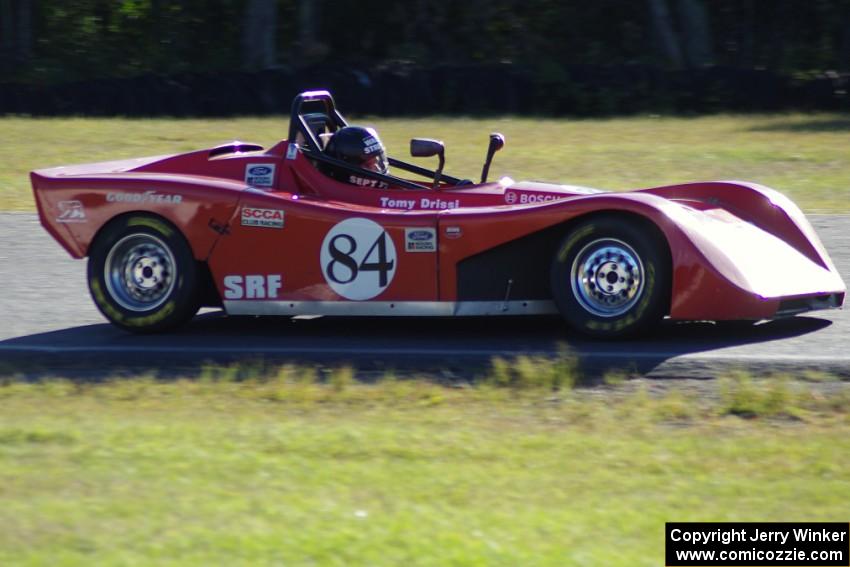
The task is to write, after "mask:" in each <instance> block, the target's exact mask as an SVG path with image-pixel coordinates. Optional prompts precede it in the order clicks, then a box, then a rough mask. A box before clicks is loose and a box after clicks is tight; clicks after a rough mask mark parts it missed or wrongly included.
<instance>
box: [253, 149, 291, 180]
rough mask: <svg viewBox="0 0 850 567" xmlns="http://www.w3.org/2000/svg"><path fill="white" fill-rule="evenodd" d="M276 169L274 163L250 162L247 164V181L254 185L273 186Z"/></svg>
mask: <svg viewBox="0 0 850 567" xmlns="http://www.w3.org/2000/svg"><path fill="white" fill-rule="evenodd" d="M290 147H292V146H290ZM274 171H275V164H273V163H249V164H248V165H246V166H245V183H247V184H248V185H253V186H254V187H272V186H273V185H274Z"/></svg>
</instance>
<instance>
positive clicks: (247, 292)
mask: <svg viewBox="0 0 850 567" xmlns="http://www.w3.org/2000/svg"><path fill="white" fill-rule="evenodd" d="M282 287H283V276H281V275H280V274H269V275H250V276H224V298H225V299H277V293H278V291H280V288H282Z"/></svg>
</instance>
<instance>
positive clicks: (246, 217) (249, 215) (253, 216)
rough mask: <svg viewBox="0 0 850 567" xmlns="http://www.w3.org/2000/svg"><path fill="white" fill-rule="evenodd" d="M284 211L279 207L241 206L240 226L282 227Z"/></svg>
mask: <svg viewBox="0 0 850 567" xmlns="http://www.w3.org/2000/svg"><path fill="white" fill-rule="evenodd" d="M283 219H284V213H283V211H282V210H279V209H256V208H253V207H242V226H262V227H265V228H283Z"/></svg>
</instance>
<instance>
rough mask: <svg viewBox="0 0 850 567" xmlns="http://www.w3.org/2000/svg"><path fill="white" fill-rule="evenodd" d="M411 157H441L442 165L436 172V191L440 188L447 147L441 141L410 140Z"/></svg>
mask: <svg viewBox="0 0 850 567" xmlns="http://www.w3.org/2000/svg"><path fill="white" fill-rule="evenodd" d="M410 155H411V156H413V157H433V156H439V158H440V165H439V166H438V167H437V171H435V172H434V189H437V188H439V187H440V177H441V176H442V175H443V166H444V165H445V164H446V147H445V146H444V145H443V142H441V141H439V140H430V139H428V138H413V139H412V140H410Z"/></svg>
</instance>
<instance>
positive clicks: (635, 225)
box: [551, 215, 670, 338]
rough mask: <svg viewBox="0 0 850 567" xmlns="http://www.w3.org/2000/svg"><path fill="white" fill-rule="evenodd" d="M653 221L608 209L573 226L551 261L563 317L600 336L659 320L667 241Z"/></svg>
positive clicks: (667, 273) (667, 270) (635, 329)
mask: <svg viewBox="0 0 850 567" xmlns="http://www.w3.org/2000/svg"><path fill="white" fill-rule="evenodd" d="M656 232H657V231H656V230H655V229H654V227H650V226H649V225H645V224H644V223H642V222H639V221H634V220H631V219H629V218H628V217H624V216H618V215H606V216H599V217H595V218H591V219H588V220H585V221H582V222H580V223H579V224H577V225H575V226H574V227H572V229H571V230H570V233H569V234H568V235H567V236H566V237H565V238H564V240H563V241H562V243H561V245H560V246H559V248H558V250H557V252H556V254H555V257H554V259H553V261H552V272H551V278H552V279H551V286H552V296H553V298H554V300H555V303H556V304H557V306H558V309H559V310H560V312H561V315H562V316H563V317H564V319H565V320H566V322H567V323H568V324H569V325H570V326H571V327H572V328H574V329H576V330H577V331H580V332H581V333H583V334H586V335H590V336H594V337H599V338H615V337H623V336H629V335H634V334H635V333H637V332H638V331H641V330H644V329H646V328H648V327H650V326H652V325H653V324H655V323H657V322H658V321H659V320H660V319H661V318H662V317H663V316H664V312H665V310H666V308H667V305H668V300H669V289H670V286H669V282H670V268H669V261H668V259H667V250H666V245H665V244H664V242H663V240H662V237H661V236H660V235H659V234H656Z"/></svg>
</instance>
